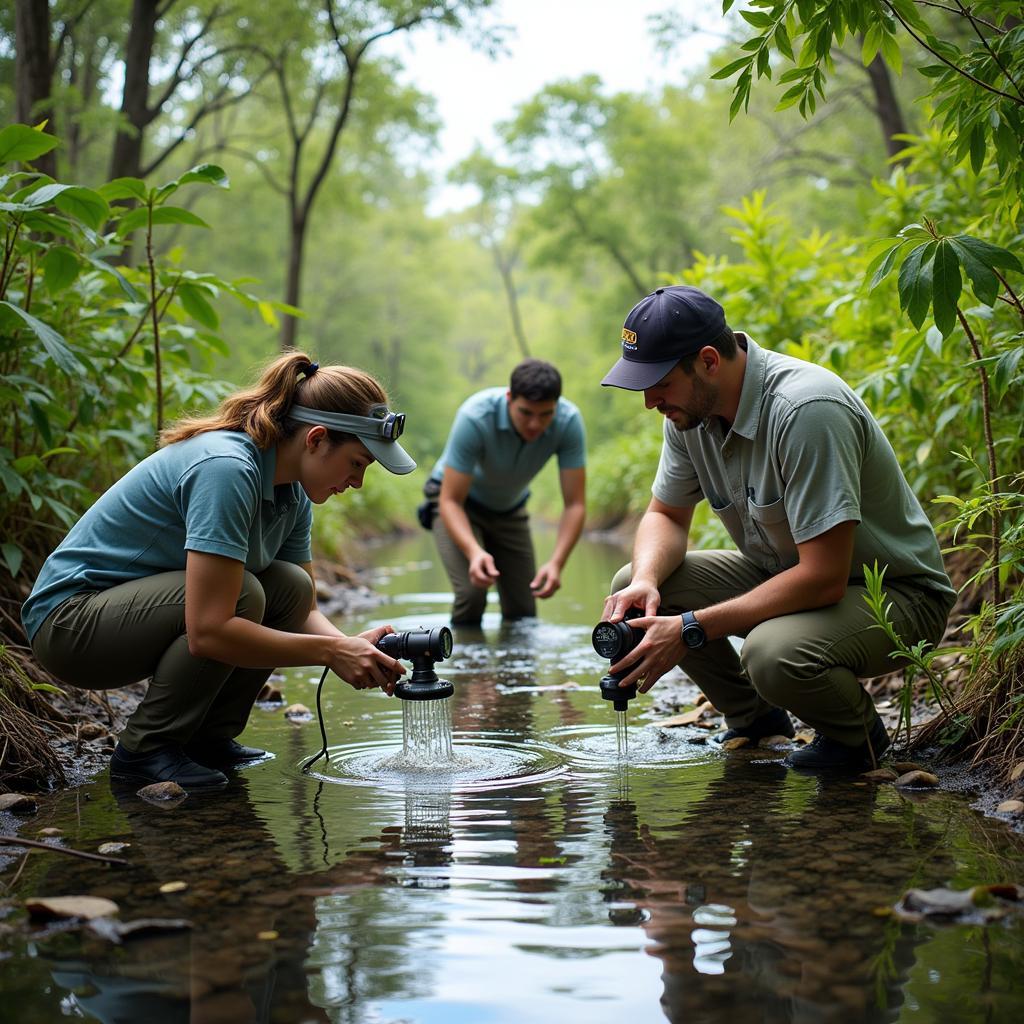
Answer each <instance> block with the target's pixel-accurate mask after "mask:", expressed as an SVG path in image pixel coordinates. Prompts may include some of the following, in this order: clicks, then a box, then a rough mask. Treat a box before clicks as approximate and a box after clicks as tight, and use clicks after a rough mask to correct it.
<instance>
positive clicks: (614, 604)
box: [601, 580, 661, 622]
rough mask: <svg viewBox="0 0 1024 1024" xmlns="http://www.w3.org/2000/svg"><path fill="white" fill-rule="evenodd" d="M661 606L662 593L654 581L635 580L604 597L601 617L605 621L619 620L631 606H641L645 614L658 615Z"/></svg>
mask: <svg viewBox="0 0 1024 1024" xmlns="http://www.w3.org/2000/svg"><path fill="white" fill-rule="evenodd" d="M660 606H661V594H660V593H659V592H658V588H657V587H656V586H655V585H654V584H653V583H645V582H644V581H643V580H633V582H632V583H630V584H629V585H628V586H625V587H623V588H622V589H621V590H617V591H616V592H615V593H614V594H611V595H609V596H608V597H606V598H605V599H604V611H603V612H602V613H601V618H602V619H603V620H604V621H605V622H618V621H619V620H620V619H621V618H622V617H623V616H624V615H625V614H626V612H628V611H629V609H630V608H640V609H642V610H643V613H644V615H648V616H650V615H657V613H658V608H659V607H660Z"/></svg>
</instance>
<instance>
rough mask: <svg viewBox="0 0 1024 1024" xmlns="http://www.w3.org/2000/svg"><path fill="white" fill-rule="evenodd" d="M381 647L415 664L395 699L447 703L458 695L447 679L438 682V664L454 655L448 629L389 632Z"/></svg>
mask: <svg viewBox="0 0 1024 1024" xmlns="http://www.w3.org/2000/svg"><path fill="white" fill-rule="evenodd" d="M377 647H378V648H379V649H380V650H382V651H383V652H384V653H385V654H388V655H390V656H391V657H392V658H405V659H406V660H408V661H411V662H412V676H411V677H410V678H409V679H403V680H402V681H401V682H399V683H398V684H397V685H396V686H395V696H396V697H399V698H401V699H402V700H443V699H444V698H445V697H450V696H451V695H452V694H453V693H454V692H455V687H454V686H452V684H451V683H450V682H448V680H447V679H438V677H437V673H436V672H435V671H434V662H435V661H444V660H445V658H450V657H451V656H452V650H453V648H454V641H453V640H452V631H451V630H450V629H449V628H448V627H447V626H434V628H433V629H407V630H405V631H404V632H402V633H387V634H386V635H384V636H382V637H381V638H380V640H378V641H377Z"/></svg>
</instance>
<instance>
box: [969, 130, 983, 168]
mask: <svg viewBox="0 0 1024 1024" xmlns="http://www.w3.org/2000/svg"><path fill="white" fill-rule="evenodd" d="M969 144H970V147H971V170H972V171H974V173H975V174H979V173H981V168H982V166H983V165H984V163H985V123H984V122H983V121H979V122H978V123H977V124H976V125H975V126H974V127H973V128H972V129H971V135H970V140H969Z"/></svg>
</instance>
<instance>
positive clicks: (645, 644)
mask: <svg viewBox="0 0 1024 1024" xmlns="http://www.w3.org/2000/svg"><path fill="white" fill-rule="evenodd" d="M620 593H625V591H620ZM614 596H615V595H613V597H614ZM611 599H612V598H609V600H611ZM629 625H630V628H635V629H642V630H643V631H644V638H643V640H641V641H640V643H639V644H637V645H636V647H635V648H634V649H633V650H632V651H630V653H629V654H627V655H626V657H625V658H623V659H622V660H621V661H617V662H615V664H614V665H612V666H611V669H610V671H611V672H613V673H618V672H622V671H624V670H625V669H626V668H628V667H629V666H632V670H631V671H630V673H629V675H627V676H625V677H624V678H623V679H622V682H621V683H620V684H619V685H620V686H629V685H630V683H636V684H637V690H638V691H639V692H640V693H646V692H647V691H648V690H649V689H650V688H651V687H652V686H653V685H654V684H655V683H656V682H657V681H658V680H659V679H660V678H661V677H662V676H663V675H664V674H665V673H666V672H667V671H668V670H669V669H670V668H672V666H673V665H678V664H679V662H680V661H682V660H683V657H684V655H685V654H686V647H685V646H684V645H683V638H682V633H681V630H682V627H683V620H682V617H681V616H679V615H648V616H644V618H642V619H630V620H629Z"/></svg>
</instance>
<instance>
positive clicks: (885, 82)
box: [865, 53, 907, 163]
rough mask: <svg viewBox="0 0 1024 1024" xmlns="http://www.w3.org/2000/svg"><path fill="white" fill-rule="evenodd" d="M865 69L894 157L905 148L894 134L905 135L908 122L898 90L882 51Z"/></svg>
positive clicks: (889, 153)
mask: <svg viewBox="0 0 1024 1024" xmlns="http://www.w3.org/2000/svg"><path fill="white" fill-rule="evenodd" d="M865 71H866V72H867V75H868V78H869V79H870V80H871V89H872V91H873V92H874V94H875V114H876V116H877V117H878V123H879V125H880V126H881V129H882V136H883V137H884V139H885V151H886V153H887V154H888V155H889V157H890V158H892V157H894V156H895V155H896V154H897V153H898V152H899V151H900V150H901V149H903V148H904V143H903V142H901V141H900V140H899V139H894V138H893V136H894V135H905V134H906V132H907V122H906V121H905V120H904V119H903V110H902V109H901V108H900V103H899V100H898V99H897V98H896V92H895V90H894V89H893V87H892V78H891V77H890V76H889V69H888V68H887V67H886V65H885V61H884V60H883V59H882V55H881V54H880V53H876V54H875V58H874V60H872V62H871V63H870V64H869V65H868V66H867V67H866V68H865ZM896 162H897V163H901V162H904V161H896Z"/></svg>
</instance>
